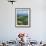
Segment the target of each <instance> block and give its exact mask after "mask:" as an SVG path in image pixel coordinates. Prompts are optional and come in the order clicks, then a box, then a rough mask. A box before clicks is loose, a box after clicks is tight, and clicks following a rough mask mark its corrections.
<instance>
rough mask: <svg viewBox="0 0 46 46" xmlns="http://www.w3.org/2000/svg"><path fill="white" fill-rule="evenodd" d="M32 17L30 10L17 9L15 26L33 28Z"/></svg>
mask: <svg viewBox="0 0 46 46" xmlns="http://www.w3.org/2000/svg"><path fill="white" fill-rule="evenodd" d="M30 16H31V9H30V8H16V9H15V26H16V27H30V26H31V23H30V22H31V20H30Z"/></svg>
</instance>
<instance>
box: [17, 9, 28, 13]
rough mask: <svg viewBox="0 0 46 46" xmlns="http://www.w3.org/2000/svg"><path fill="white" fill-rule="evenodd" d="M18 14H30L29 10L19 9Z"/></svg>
mask: <svg viewBox="0 0 46 46" xmlns="http://www.w3.org/2000/svg"><path fill="white" fill-rule="evenodd" d="M17 14H28V9H19V10H17Z"/></svg>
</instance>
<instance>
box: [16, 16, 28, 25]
mask: <svg viewBox="0 0 46 46" xmlns="http://www.w3.org/2000/svg"><path fill="white" fill-rule="evenodd" d="M17 25H28V16H17Z"/></svg>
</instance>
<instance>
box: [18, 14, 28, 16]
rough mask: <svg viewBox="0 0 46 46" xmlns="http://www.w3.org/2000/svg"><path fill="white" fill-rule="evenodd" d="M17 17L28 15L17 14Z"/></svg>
mask: <svg viewBox="0 0 46 46" xmlns="http://www.w3.org/2000/svg"><path fill="white" fill-rule="evenodd" d="M17 16H28V14H17Z"/></svg>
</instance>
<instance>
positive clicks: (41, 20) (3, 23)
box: [0, 0, 46, 41]
mask: <svg viewBox="0 0 46 46" xmlns="http://www.w3.org/2000/svg"><path fill="white" fill-rule="evenodd" d="M44 2H45V0H44V1H43V0H17V1H16V3H14V4H13V5H12V4H11V3H9V2H8V1H7V0H0V40H15V39H16V37H17V35H18V33H19V32H25V33H28V34H29V35H31V36H30V37H31V39H33V40H37V41H40V40H46V37H45V35H46V13H45V11H46V10H45V7H44V6H45V3H44ZM15 8H31V27H30V28H16V27H15Z"/></svg>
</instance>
